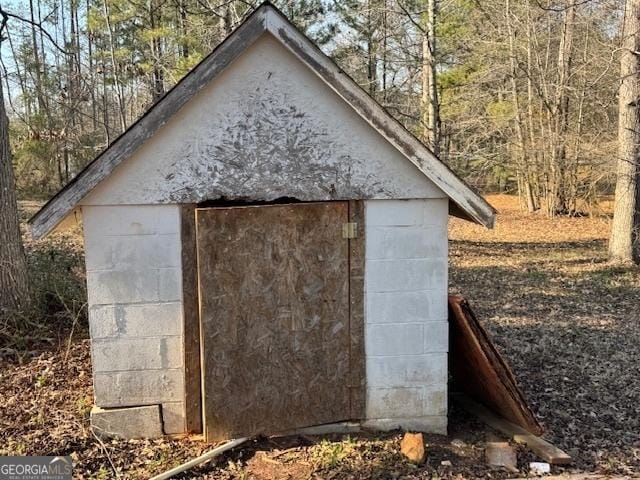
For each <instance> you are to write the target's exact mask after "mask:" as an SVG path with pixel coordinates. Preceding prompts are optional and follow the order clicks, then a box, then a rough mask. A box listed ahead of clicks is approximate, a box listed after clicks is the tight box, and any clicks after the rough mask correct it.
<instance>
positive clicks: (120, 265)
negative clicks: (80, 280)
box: [82, 205, 185, 433]
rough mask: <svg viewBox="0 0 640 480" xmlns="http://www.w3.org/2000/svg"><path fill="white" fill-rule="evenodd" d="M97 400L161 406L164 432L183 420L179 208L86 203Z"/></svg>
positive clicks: (105, 404) (115, 404) (104, 403)
mask: <svg viewBox="0 0 640 480" xmlns="http://www.w3.org/2000/svg"><path fill="white" fill-rule="evenodd" d="M82 217H83V223H84V226H83V229H84V238H85V254H86V264H87V293H88V302H89V325H90V328H91V337H92V346H91V350H92V361H93V372H94V389H95V401H96V405H97V406H99V407H105V408H106V407H126V406H140V405H160V406H161V412H162V421H163V424H164V427H163V428H164V433H180V432H183V431H184V429H185V422H184V403H183V399H184V394H183V391H184V373H183V354H182V324H183V323H182V273H181V242H180V211H179V207H178V206H177V205H131V206H125V205H120V206H83V207H82Z"/></svg>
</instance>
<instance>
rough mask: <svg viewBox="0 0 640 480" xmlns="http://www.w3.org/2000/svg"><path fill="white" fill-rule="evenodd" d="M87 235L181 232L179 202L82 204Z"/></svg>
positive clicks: (88, 236)
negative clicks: (160, 203)
mask: <svg viewBox="0 0 640 480" xmlns="http://www.w3.org/2000/svg"><path fill="white" fill-rule="evenodd" d="M82 219H83V223H84V225H83V229H84V231H85V238H91V237H93V236H94V235H96V234H98V235H153V234H165V233H178V232H180V207H178V206H177V205H113V206H112V205H105V206H87V205H84V206H83V207H82Z"/></svg>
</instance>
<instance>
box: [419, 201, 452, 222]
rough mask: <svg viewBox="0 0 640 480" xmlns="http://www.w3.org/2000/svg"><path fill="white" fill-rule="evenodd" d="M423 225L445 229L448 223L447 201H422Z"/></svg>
mask: <svg viewBox="0 0 640 480" xmlns="http://www.w3.org/2000/svg"><path fill="white" fill-rule="evenodd" d="M424 202H425V204H424V210H423V212H424V221H423V225H424V226H428V225H436V226H443V227H446V226H447V223H448V222H449V199H447V198H430V199H428V200H424Z"/></svg>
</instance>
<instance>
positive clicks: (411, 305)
mask: <svg viewBox="0 0 640 480" xmlns="http://www.w3.org/2000/svg"><path fill="white" fill-rule="evenodd" d="M366 301H367V305H366V321H367V323H394V322H403V323H410V322H411V323H413V322H416V323H422V322H426V321H444V320H446V319H447V295H446V291H445V289H444V288H440V289H438V290H422V291H417V292H378V293H375V292H367V294H366Z"/></svg>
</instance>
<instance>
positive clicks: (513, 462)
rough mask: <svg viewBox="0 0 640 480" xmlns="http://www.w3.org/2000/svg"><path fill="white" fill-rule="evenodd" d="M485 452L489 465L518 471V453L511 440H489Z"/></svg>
mask: <svg viewBox="0 0 640 480" xmlns="http://www.w3.org/2000/svg"><path fill="white" fill-rule="evenodd" d="M484 453H485V458H486V460H487V463H488V464H489V465H491V466H493V467H505V468H506V469H507V470H511V471H513V472H517V471H518V455H517V453H516V449H515V448H514V447H512V446H511V445H509V442H487V446H486V448H485V451H484Z"/></svg>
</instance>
